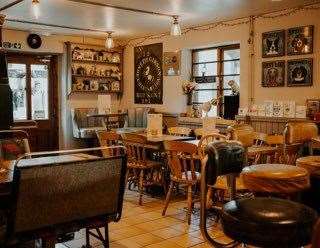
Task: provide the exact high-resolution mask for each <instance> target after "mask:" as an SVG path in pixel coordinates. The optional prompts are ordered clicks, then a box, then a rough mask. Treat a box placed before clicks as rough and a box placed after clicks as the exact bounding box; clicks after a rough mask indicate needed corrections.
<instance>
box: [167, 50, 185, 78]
mask: <svg viewBox="0 0 320 248" xmlns="http://www.w3.org/2000/svg"><path fill="white" fill-rule="evenodd" d="M180 61H181V51H179V52H164V53H163V74H164V76H179V75H180V63H181V62H180Z"/></svg>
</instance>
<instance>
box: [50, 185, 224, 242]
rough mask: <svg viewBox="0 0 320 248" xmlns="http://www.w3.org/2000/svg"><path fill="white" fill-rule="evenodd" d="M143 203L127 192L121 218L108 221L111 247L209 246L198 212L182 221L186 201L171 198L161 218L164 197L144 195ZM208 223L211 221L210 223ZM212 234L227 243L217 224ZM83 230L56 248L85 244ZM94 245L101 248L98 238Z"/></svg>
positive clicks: (212, 229) (134, 194)
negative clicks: (189, 223)
mask: <svg viewBox="0 0 320 248" xmlns="http://www.w3.org/2000/svg"><path fill="white" fill-rule="evenodd" d="M143 201H144V202H143V205H142V206H139V205H138V203H137V202H138V196H137V193H136V192H133V191H128V190H127V191H126V194H125V202H124V207H123V215H122V219H121V220H120V222H118V223H112V224H110V228H109V229H110V230H109V237H110V243H111V244H110V246H111V248H139V247H146V248H174V247H176V248H181V247H194V248H206V247H210V246H209V245H208V244H206V243H205V242H204V240H203V238H202V236H201V234H200V231H199V214H195V215H193V219H192V224H191V225H190V226H188V224H187V223H186V221H185V211H184V208H185V207H186V201H185V200H183V199H182V200H180V201H172V203H171V204H170V205H169V208H168V211H167V215H166V216H165V217H162V215H161V212H162V209H163V200H162V199H158V198H151V197H148V196H144V198H143ZM209 224H210V223H209ZM211 225H212V226H211V227H210V232H211V235H213V236H214V237H216V239H218V240H219V241H221V242H229V240H230V239H229V238H227V237H226V236H225V235H224V234H223V232H222V231H221V229H220V228H219V226H218V225H217V224H216V223H214V222H213V221H212V222H211ZM84 242H85V239H84V231H83V230H81V231H80V232H78V233H76V237H75V239H74V240H73V241H70V242H66V243H64V244H59V245H57V246H56V248H80V247H81V246H82V245H84ZM92 245H93V247H97V248H102V247H103V246H102V245H101V243H100V242H99V241H98V240H93V241H92Z"/></svg>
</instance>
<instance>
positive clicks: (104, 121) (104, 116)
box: [87, 113, 128, 130]
mask: <svg viewBox="0 0 320 248" xmlns="http://www.w3.org/2000/svg"><path fill="white" fill-rule="evenodd" d="M127 115H128V114H127V113H110V114H88V115H87V118H102V126H103V127H105V128H106V129H107V130H110V128H109V119H110V118H112V117H118V118H124V117H125V116H127ZM118 121H119V120H118ZM123 122H124V121H123Z"/></svg>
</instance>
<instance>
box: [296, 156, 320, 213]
mask: <svg viewBox="0 0 320 248" xmlns="http://www.w3.org/2000/svg"><path fill="white" fill-rule="evenodd" d="M296 165H297V166H298V167H301V168H305V169H306V170H307V171H308V172H309V174H310V184H311V187H310V189H309V190H307V191H305V192H303V194H302V196H301V197H302V202H303V203H305V204H306V205H308V206H310V207H312V208H313V209H315V210H317V212H318V213H320V201H319V195H320V156H308V157H302V158H299V159H297V161H296Z"/></svg>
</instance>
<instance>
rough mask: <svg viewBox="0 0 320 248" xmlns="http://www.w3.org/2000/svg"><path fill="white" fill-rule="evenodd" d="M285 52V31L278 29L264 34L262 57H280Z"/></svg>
mask: <svg viewBox="0 0 320 248" xmlns="http://www.w3.org/2000/svg"><path fill="white" fill-rule="evenodd" d="M284 54H285V31H284V30H278V31H272V32H266V33H263V34H262V57H263V58H270V57H279V56H284Z"/></svg>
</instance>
